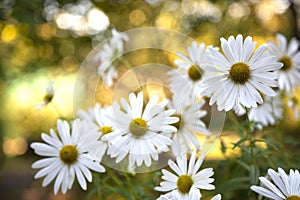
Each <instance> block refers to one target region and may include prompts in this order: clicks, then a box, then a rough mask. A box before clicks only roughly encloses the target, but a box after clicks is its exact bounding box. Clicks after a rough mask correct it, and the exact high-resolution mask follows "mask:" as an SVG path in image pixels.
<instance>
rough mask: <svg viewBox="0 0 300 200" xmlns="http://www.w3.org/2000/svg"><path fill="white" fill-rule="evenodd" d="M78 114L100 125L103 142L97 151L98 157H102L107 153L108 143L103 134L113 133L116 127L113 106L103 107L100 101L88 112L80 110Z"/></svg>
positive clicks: (99, 131) (100, 135)
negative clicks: (112, 117) (113, 118)
mask: <svg viewBox="0 0 300 200" xmlns="http://www.w3.org/2000/svg"><path fill="white" fill-rule="evenodd" d="M77 116H78V117H79V118H80V119H83V120H86V121H87V122H89V123H93V124H95V125H96V126H97V127H98V133H99V140H100V141H101V142H102V143H101V144H100V145H99V144H98V145H99V147H100V148H97V150H98V152H97V153H96V155H97V157H99V158H102V156H103V155H104V154H105V152H106V150H107V147H108V144H107V142H105V141H103V140H102V136H103V135H105V134H108V133H111V132H112V131H113V130H115V129H116V127H115V124H114V122H113V121H112V119H111V116H112V107H111V106H104V107H101V106H100V104H99V103H97V104H96V105H95V107H94V108H90V109H89V110H88V112H85V111H83V110H79V111H78V113H77Z"/></svg>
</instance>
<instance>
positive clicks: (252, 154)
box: [245, 107, 256, 165]
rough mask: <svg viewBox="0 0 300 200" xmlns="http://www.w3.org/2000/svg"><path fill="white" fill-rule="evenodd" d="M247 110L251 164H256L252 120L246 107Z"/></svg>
mask: <svg viewBox="0 0 300 200" xmlns="http://www.w3.org/2000/svg"><path fill="white" fill-rule="evenodd" d="M245 110H246V117H247V137H248V139H249V142H250V144H249V148H250V154H251V164H253V165H255V163H256V161H255V155H254V142H253V132H252V130H251V121H250V119H249V110H248V108H246V107H245Z"/></svg>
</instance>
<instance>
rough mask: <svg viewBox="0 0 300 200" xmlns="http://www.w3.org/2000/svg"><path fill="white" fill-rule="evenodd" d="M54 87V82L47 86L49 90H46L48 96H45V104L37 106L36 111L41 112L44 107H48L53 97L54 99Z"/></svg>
mask: <svg viewBox="0 0 300 200" xmlns="http://www.w3.org/2000/svg"><path fill="white" fill-rule="evenodd" d="M53 85H54V81H50V82H49V83H48V85H47V89H46V94H45V96H44V99H43V100H44V102H43V103H40V104H38V105H36V106H35V109H37V110H40V109H42V108H43V107H45V106H46V105H48V104H49V103H50V102H51V101H52V99H53V97H54V88H53Z"/></svg>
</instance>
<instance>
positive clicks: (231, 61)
mask: <svg viewBox="0 0 300 200" xmlns="http://www.w3.org/2000/svg"><path fill="white" fill-rule="evenodd" d="M221 46H222V51H223V53H224V55H223V54H222V53H220V52H219V51H217V50H216V49H214V48H211V47H209V51H210V54H209V55H210V57H211V59H212V62H213V63H214V67H207V66H206V67H205V68H204V70H207V71H210V72H211V73H213V75H212V77H210V78H208V79H206V81H205V83H206V85H207V88H208V90H209V91H210V92H212V95H211V98H210V102H209V104H210V105H213V104H214V103H216V104H217V105H218V110H225V111H229V110H231V109H232V108H234V107H238V106H239V104H242V105H243V106H245V107H248V108H251V107H257V103H259V104H262V103H263V99H262V97H261V95H260V93H262V94H264V95H266V96H275V95H276V93H275V92H274V91H273V89H272V87H277V86H278V82H277V72H276V71H277V70H279V69H280V68H281V66H282V63H280V62H276V60H275V57H274V56H270V55H268V54H267V53H266V50H267V46H266V45H261V46H260V47H258V48H257V49H256V50H254V49H255V46H256V42H252V37H250V36H248V37H246V39H245V40H244V41H243V36H242V35H240V34H239V35H238V36H237V37H236V38H234V37H233V36H230V37H229V38H228V40H225V39H224V38H221ZM206 85H203V86H206Z"/></svg>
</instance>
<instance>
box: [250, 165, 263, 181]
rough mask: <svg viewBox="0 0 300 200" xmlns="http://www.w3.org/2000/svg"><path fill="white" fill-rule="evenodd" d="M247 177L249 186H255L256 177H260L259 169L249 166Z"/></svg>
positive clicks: (255, 166)
mask: <svg viewBox="0 0 300 200" xmlns="http://www.w3.org/2000/svg"><path fill="white" fill-rule="evenodd" d="M249 175H250V185H256V184H257V183H258V177H259V175H260V172H259V168H258V166H257V165H250V168H249Z"/></svg>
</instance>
